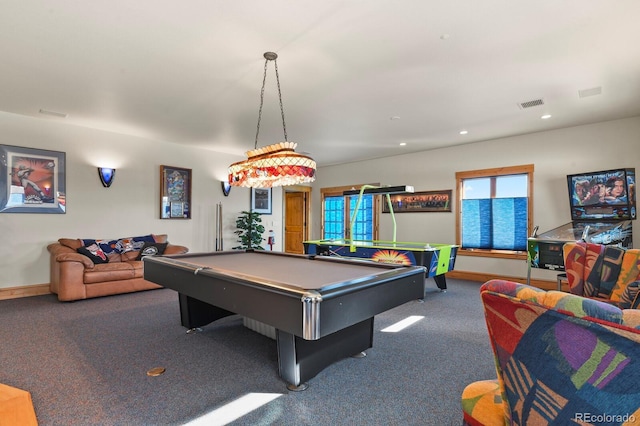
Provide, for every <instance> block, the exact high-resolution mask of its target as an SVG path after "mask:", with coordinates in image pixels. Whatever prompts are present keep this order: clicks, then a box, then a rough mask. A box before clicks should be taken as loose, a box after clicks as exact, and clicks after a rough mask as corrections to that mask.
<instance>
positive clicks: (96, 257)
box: [76, 244, 109, 265]
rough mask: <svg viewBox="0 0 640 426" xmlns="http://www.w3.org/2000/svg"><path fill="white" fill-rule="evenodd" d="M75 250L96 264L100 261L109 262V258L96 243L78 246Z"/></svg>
mask: <svg viewBox="0 0 640 426" xmlns="http://www.w3.org/2000/svg"><path fill="white" fill-rule="evenodd" d="M76 251H77V252H78V253H80V254H83V255H85V256H87V257H88V258H89V259H91V261H92V262H93V263H95V264H96V265H97V264H100V263H109V258H108V257H107V255H106V254H105V253H104V252H103V251H102V249H101V248H100V247H99V246H98V245H97V244H91V245H90V246H86V247H78V249H77V250H76Z"/></svg>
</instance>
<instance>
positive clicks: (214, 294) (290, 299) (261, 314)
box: [144, 250, 425, 390]
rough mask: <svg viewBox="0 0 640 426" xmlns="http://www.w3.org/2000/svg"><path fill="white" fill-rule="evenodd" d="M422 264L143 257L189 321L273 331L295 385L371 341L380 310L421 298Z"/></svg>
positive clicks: (262, 254)
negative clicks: (255, 324)
mask: <svg viewBox="0 0 640 426" xmlns="http://www.w3.org/2000/svg"><path fill="white" fill-rule="evenodd" d="M424 274H425V269H424V268H423V267H421V266H402V265H391V264H375V263H372V262H365V261H362V260H354V259H351V260H344V259H337V258H333V257H320V256H318V257H314V256H306V255H291V254H285V253H279V252H267V251H253V250H235V251H219V252H213V253H202V254H184V255H174V256H170V257H165V256H146V257H145V258H144V278H145V279H146V280H148V281H152V282H154V283H157V284H160V285H162V286H164V287H167V288H170V289H173V290H175V291H177V292H178V293H179V303H180V316H181V322H182V325H183V326H184V327H187V328H189V329H193V328H198V327H202V326H204V325H207V324H209V323H211V322H213V321H215V320H217V319H220V318H223V317H226V316H228V315H233V314H239V315H242V316H245V317H247V318H251V319H254V320H256V321H259V322H262V323H264V324H267V325H269V326H272V327H274V328H275V330H276V341H277V348H278V369H279V373H280V377H282V378H283V379H284V380H285V381H286V382H287V383H288V387H289V389H291V390H302V389H304V388H306V383H305V382H307V381H308V380H309V379H311V378H313V377H314V376H315V375H316V374H318V373H319V372H320V371H322V370H323V369H324V368H326V367H327V366H329V365H330V364H332V363H334V362H336V361H338V360H340V359H343V358H346V357H349V356H355V355H357V354H359V353H361V352H363V351H365V350H366V349H369V348H371V347H372V346H373V318H374V316H375V315H377V314H379V313H382V312H384V311H387V310H389V309H392V308H394V307H396V306H399V305H401V304H403V303H406V302H409V301H411V300H418V299H421V298H423V297H424Z"/></svg>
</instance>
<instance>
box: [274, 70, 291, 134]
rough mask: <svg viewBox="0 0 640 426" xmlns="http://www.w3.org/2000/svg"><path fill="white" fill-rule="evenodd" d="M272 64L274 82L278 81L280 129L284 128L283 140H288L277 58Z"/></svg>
mask: <svg viewBox="0 0 640 426" xmlns="http://www.w3.org/2000/svg"><path fill="white" fill-rule="evenodd" d="M273 64H274V65H275V67H276V82H277V83H278V99H280V113H281V114H282V129H283V130H284V141H285V142H288V141H289V139H287V125H286V123H285V122H284V107H283V106H282V92H281V91H280V76H279V75H278V60H277V59H274V60H273Z"/></svg>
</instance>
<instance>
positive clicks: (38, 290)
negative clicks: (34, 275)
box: [0, 283, 51, 300]
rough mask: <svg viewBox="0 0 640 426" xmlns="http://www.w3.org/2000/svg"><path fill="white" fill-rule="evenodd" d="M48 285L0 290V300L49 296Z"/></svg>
mask: <svg viewBox="0 0 640 426" xmlns="http://www.w3.org/2000/svg"><path fill="white" fill-rule="evenodd" d="M50 293H51V291H49V283H47V284H36V285H25V286H21V287H9V288H0V300H7V299H19V298H21V297H31V296H42V295H43V294H50Z"/></svg>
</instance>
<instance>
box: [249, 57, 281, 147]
mask: <svg viewBox="0 0 640 426" xmlns="http://www.w3.org/2000/svg"><path fill="white" fill-rule="evenodd" d="M274 55H275V54H274ZM265 57H266V54H265ZM276 57H277V56H276ZM270 58H271V56H270V57H269V58H266V59H265V61H264V75H263V76H262V89H261V90H260V109H259V110H258V125H257V127H256V142H255V144H254V147H253V149H258V135H259V134H260V121H261V120H262V106H263V105H264V88H265V85H266V83H267V66H268V64H269V61H273V63H274V65H275V69H276V83H277V85H278V99H279V101H280V114H281V115H282V129H283V130H284V141H285V142H288V141H289V139H288V138H287V124H286V123H285V121H284V106H283V105H282V91H281V89H280V75H279V74H278V60H277V59H276V58H273V59H270Z"/></svg>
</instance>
